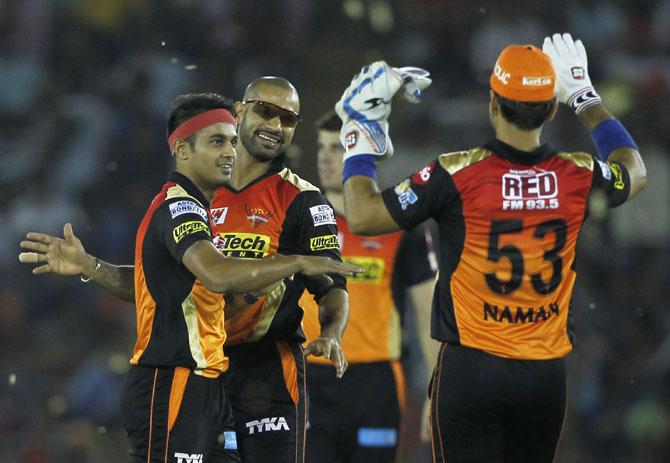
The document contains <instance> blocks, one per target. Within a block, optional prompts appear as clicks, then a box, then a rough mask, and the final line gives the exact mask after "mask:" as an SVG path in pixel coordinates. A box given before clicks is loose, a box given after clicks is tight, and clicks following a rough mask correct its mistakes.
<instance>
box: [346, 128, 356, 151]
mask: <svg viewBox="0 0 670 463" xmlns="http://www.w3.org/2000/svg"><path fill="white" fill-rule="evenodd" d="M357 143H358V130H352V131H351V132H349V133H347V134H346V135H345V136H344V146H345V147H346V148H347V149H348V150H350V149H352V148H353V147H354V146H356V144H357Z"/></svg>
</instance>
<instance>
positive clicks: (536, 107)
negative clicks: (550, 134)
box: [494, 93, 556, 131]
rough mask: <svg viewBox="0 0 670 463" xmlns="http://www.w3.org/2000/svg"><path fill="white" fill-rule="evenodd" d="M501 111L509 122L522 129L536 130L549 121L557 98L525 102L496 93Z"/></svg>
mask: <svg viewBox="0 0 670 463" xmlns="http://www.w3.org/2000/svg"><path fill="white" fill-rule="evenodd" d="M494 95H495V98H496V101H498V104H499V105H500V111H501V112H502V115H503V117H504V118H505V120H506V121H507V122H510V123H512V124H514V125H516V126H517V127H518V128H520V129H521V130H528V131H530V130H535V129H537V128H539V127H540V126H541V125H542V124H544V123H545V122H546V121H547V118H548V117H549V115H550V114H551V111H553V109H554V106H555V105H556V100H555V99H554V100H549V101H537V102H535V101H534V102H525V101H516V100H510V99H508V98H505V97H502V96H500V95H498V94H497V93H494Z"/></svg>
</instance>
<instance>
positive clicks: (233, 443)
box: [220, 431, 237, 450]
mask: <svg viewBox="0 0 670 463" xmlns="http://www.w3.org/2000/svg"><path fill="white" fill-rule="evenodd" d="M221 437H222V438H223V439H222V440H223V448H224V449H226V450H237V434H235V431H224V432H223V434H221ZM221 437H220V439H221Z"/></svg>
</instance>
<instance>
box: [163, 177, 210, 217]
mask: <svg viewBox="0 0 670 463" xmlns="http://www.w3.org/2000/svg"><path fill="white" fill-rule="evenodd" d="M168 181H170V182H175V183H177V184H178V185H180V186H181V187H182V188H184V190H186V193H188V194H189V195H191V196H193V197H194V198H195V199H197V200H198V201H200V203H201V204H202V205H203V206H205V207H206V208H207V209H209V201H208V200H207V198H206V197H205V195H204V194H203V192H202V191H200V189H199V188H198V187H197V186H195V184H194V183H193V182H192V181H191V180H189V178H188V177H186V176H185V175H183V174H180V173H179V172H172V173H171V174H170V176H169V177H168Z"/></svg>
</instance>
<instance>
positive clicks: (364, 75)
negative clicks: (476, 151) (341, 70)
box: [335, 61, 432, 160]
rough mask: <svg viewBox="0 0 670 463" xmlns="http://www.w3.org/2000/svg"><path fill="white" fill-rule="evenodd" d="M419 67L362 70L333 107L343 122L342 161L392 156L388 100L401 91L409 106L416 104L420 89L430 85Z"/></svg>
mask: <svg viewBox="0 0 670 463" xmlns="http://www.w3.org/2000/svg"><path fill="white" fill-rule="evenodd" d="M428 76H429V73H428V71H426V70H424V69H421V68H413V67H406V68H392V67H390V66H389V65H388V64H386V62H384V61H376V62H374V63H372V64H370V65H369V66H365V67H363V69H361V72H359V73H358V74H356V75H355V76H354V78H353V79H352V81H351V84H350V85H349V87H347V89H346V90H345V91H344V93H343V94H342V97H341V98H340V100H339V101H338V102H337V104H336V105H335V111H336V112H337V114H338V116H339V117H340V119H342V130H341V131H340V141H341V142H342V144H343V145H344V147H345V148H346V153H345V155H344V159H345V160H346V159H348V158H350V157H352V156H358V155H365V154H372V155H376V156H391V155H392V154H393V143H392V142H391V138H390V137H389V135H388V130H389V125H388V117H389V115H390V114H391V100H392V99H393V96H394V95H395V94H396V93H397V92H398V90H400V89H401V88H402V90H403V95H404V96H405V98H406V99H407V101H410V102H411V103H419V102H420V99H421V92H422V90H424V89H426V88H427V87H428V86H429V85H430V84H431V82H432V80H431V79H430V78H429V77H428Z"/></svg>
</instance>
